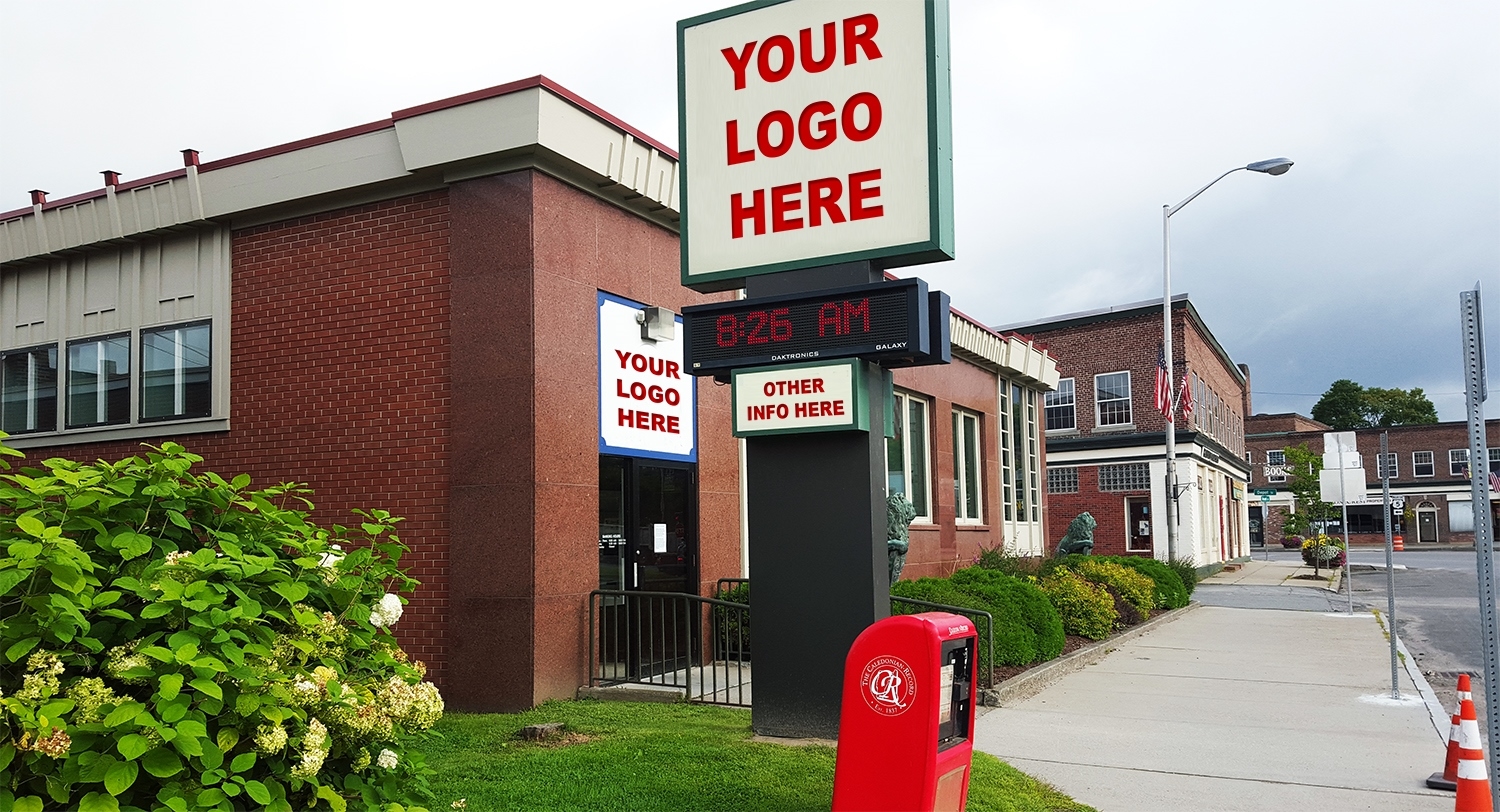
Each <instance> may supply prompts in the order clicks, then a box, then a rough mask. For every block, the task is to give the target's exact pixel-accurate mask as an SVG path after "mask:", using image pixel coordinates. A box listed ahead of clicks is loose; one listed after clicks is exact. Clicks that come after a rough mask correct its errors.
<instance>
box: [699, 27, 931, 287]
mask: <svg viewBox="0 0 1500 812" xmlns="http://www.w3.org/2000/svg"><path fill="white" fill-rule="evenodd" d="M947 41H948V22H947V5H946V2H945V0H788V1H787V2H771V3H747V4H744V5H741V6H736V7H734V8H731V9H725V10H723V11H718V12H714V13H711V14H705V15H702V16H699V17H694V18H691V19H687V20H682V21H680V22H679V23H678V27H677V55H678V56H677V58H678V71H679V85H678V103H679V107H680V109H679V120H680V122H681V123H680V126H681V133H680V139H681V140H680V143H681V144H682V145H683V152H682V155H681V161H682V176H681V177H682V180H681V184H682V186H681V199H682V206H681V210H682V213H683V219H682V284H684V285H687V286H689V287H693V288H696V289H698V290H704V291H708V290H724V289H728V288H734V287H740V286H742V285H743V282H744V277H746V276H753V275H756V274H762V273H775V272H779V271H786V270H793V269H797V268H807V267H813V266H817V265H828V264H833V263H838V262H852V261H857V260H866V259H874V260H878V261H879V262H880V263H881V265H882V266H884V267H894V266H899V265H910V264H916V263H921V262H935V261H938V260H943V259H952V258H953V223H952V209H953V204H952V200H953V193H952V186H953V182H952V150H951V138H950V133H949V130H950V122H949V110H948V54H947Z"/></svg>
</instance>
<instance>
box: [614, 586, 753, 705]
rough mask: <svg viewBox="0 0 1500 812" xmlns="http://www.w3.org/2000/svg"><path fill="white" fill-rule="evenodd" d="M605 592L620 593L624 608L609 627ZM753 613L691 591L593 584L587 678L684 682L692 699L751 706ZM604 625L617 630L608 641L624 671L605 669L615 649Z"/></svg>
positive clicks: (616, 682)
mask: <svg viewBox="0 0 1500 812" xmlns="http://www.w3.org/2000/svg"><path fill="white" fill-rule="evenodd" d="M604 598H618V599H619V601H618V603H617V604H616V605H618V606H620V607H622V608H623V609H624V612H623V618H621V617H616V618H614V623H613V628H612V629H608V630H607V629H604V628H603V624H604V620H603V609H604V604H603V600H602V599H604ZM749 616H750V607H749V606H748V605H746V604H743V603H735V602H734V601H727V600H722V599H719V598H706V597H703V596H701V595H693V594H689V593H685V592H653V591H644V590H642V591H637V590H614V589H596V590H593V591H592V592H590V593H589V685H590V686H591V687H592V686H599V685H619V684H625V683H641V684H649V685H664V686H670V687H673V688H681V689H683V690H684V694H685V696H686V698H687V699H688V700H689V701H694V702H705V703H710V704H719V705H749V704H750V702H749V699H748V696H747V695H748V694H749V689H748V686H749V683H750V674H749V671H750V668H749V657H748V656H747V655H748V651H749V646H748V632H747V629H748V625H749ZM669 621H670V622H669ZM731 621H732V622H731ZM622 624H624V625H625V628H623V629H622V627H621V626H622ZM604 632H612V636H611V638H610V642H612V643H613V647H612V648H613V651H614V652H615V654H616V655H619V657H620V659H618V660H612V662H617V663H618V664H619V666H620V667H621V669H622V672H621V673H616V674H613V675H605V674H604V673H603V672H604V658H605V657H606V656H610V655H608V654H606V653H605V652H604V651H603V649H604V648H605V647H604V645H603V643H604V640H603V638H602V635H603V633H604ZM622 632H623V635H622ZM705 632H706V633H707V640H705V637H704V633H705ZM705 642H708V643H709V644H708V645H705ZM596 654H597V656H596ZM720 655H722V657H721V656H720ZM705 661H706V662H705ZM679 663H681V665H680V666H679ZM657 669H661V670H660V671H658V670H657Z"/></svg>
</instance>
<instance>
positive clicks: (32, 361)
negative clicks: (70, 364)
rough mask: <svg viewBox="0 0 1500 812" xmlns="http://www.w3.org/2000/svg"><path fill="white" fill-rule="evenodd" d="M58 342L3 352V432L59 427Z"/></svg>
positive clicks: (0, 416)
mask: <svg viewBox="0 0 1500 812" xmlns="http://www.w3.org/2000/svg"><path fill="white" fill-rule="evenodd" d="M57 380H58V379H57V345H56V344H48V345H47V346H44V347H27V348H25V349H19V350H9V351H7V352H5V353H0V431H4V432H6V433H7V434H25V433H27V432H32V431H56V430H57Z"/></svg>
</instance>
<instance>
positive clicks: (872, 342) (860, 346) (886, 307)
mask: <svg viewBox="0 0 1500 812" xmlns="http://www.w3.org/2000/svg"><path fill="white" fill-rule="evenodd" d="M929 310H930V308H929V297H928V294H927V283H926V282H924V281H922V280H920V279H897V280H891V281H886V282H877V283H874V284H870V285H857V286H854V287H847V288H834V289H831V290H822V291H818V292H816V293H811V294H806V293H799V294H795V295H789V296H765V297H761V298H756V299H740V300H737V301H732V302H716V303H714V304H706V305H694V306H692V307H685V308H683V309H682V322H683V332H684V333H685V334H686V337H687V346H686V348H685V356H684V362H685V364H686V366H687V371H688V372H690V373H692V374H694V375H712V374H714V373H718V372H723V371H724V370H728V369H734V368H736V367H752V366H765V365H767V364H791V363H797V362H800V361H816V360H822V359H828V358H851V357H859V358H864V359H867V360H871V361H885V360H891V361H898V362H899V361H905V362H906V363H911V362H912V360H914V359H918V358H924V357H926V356H927V355H928V354H929V351H930V349H931V347H930V344H931V340H932V331H931V329H930V323H929V322H930V313H929ZM945 316H946V314H945ZM929 363H930V362H929Z"/></svg>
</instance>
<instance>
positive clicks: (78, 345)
mask: <svg viewBox="0 0 1500 812" xmlns="http://www.w3.org/2000/svg"><path fill="white" fill-rule="evenodd" d="M67 383H68V416H67V417H68V419H67V424H68V428H84V427H88V426H108V425H116V424H119V423H129V422H130V334H129V333H122V334H120V335H113V336H103V337H100V338H88V339H83V340H81V341H70V342H68V371H67Z"/></svg>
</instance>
